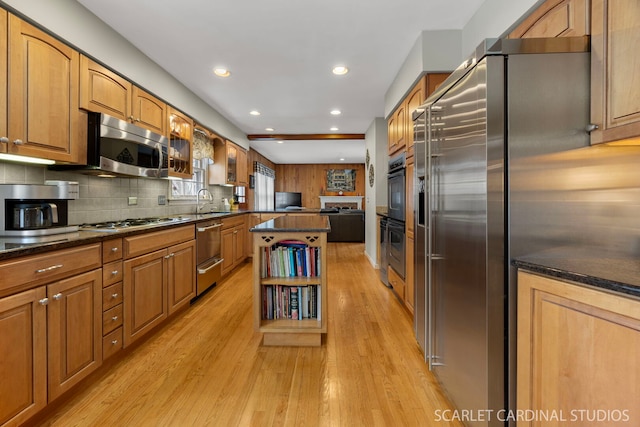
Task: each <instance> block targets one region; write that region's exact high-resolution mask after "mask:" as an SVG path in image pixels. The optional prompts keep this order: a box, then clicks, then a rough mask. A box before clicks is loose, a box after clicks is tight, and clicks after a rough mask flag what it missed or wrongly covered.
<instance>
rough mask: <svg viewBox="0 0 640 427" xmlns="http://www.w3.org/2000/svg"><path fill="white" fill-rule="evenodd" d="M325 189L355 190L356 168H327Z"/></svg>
mask: <svg viewBox="0 0 640 427" xmlns="http://www.w3.org/2000/svg"><path fill="white" fill-rule="evenodd" d="M327 191H356V170H355V169H327Z"/></svg>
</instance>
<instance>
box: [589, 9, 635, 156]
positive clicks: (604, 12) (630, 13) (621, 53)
mask: <svg viewBox="0 0 640 427" xmlns="http://www.w3.org/2000/svg"><path fill="white" fill-rule="evenodd" d="M638 45H640V2H638V1H637V0H592V19H591V123H592V124H595V125H597V126H598V129H597V130H596V131H594V132H591V143H592V144H598V143H603V142H611V141H616V140H622V139H629V138H637V137H638V136H640V79H638V70H640V51H638Z"/></svg>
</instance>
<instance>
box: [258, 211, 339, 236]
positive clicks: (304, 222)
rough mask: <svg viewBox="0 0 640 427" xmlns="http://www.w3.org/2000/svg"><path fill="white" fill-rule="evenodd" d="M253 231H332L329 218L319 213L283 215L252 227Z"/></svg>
mask: <svg viewBox="0 0 640 427" xmlns="http://www.w3.org/2000/svg"><path fill="white" fill-rule="evenodd" d="M249 231H252V232H264V231H268V232H272V233H278V232H322V233H328V232H330V231H331V225H330V223H329V218H327V217H326V216H319V215H302V216H282V217H278V218H275V219H271V220H269V221H265V222H263V223H261V224H258V225H256V226H255V227H252V228H251V229H250V230H249Z"/></svg>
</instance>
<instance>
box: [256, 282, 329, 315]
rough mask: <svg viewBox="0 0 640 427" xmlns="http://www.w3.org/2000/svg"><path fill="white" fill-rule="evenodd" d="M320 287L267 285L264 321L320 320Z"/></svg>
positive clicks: (263, 289) (263, 297) (263, 294)
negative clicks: (318, 309) (318, 308)
mask: <svg viewBox="0 0 640 427" xmlns="http://www.w3.org/2000/svg"><path fill="white" fill-rule="evenodd" d="M318 286H320V285H306V286H287V285H265V286H263V287H262V319H263V320H276V319H292V320H304V319H313V320H320V316H319V312H318V311H317V310H316V309H315V308H316V307H319V306H320V301H319V300H320V297H319V294H318Z"/></svg>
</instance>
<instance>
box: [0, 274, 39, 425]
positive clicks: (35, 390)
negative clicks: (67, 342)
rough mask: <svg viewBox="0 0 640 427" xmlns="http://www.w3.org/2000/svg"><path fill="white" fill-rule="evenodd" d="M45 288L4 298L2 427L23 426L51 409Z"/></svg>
mask: <svg viewBox="0 0 640 427" xmlns="http://www.w3.org/2000/svg"><path fill="white" fill-rule="evenodd" d="M45 297H46V288H45V287H44V286H41V287H38V288H35V289H31V290H28V291H24V292H21V293H19V294H16V295H12V296H9V297H5V298H0V348H1V349H2V352H0V378H2V380H1V381H0V402H1V403H0V425H4V424H10V425H19V424H21V423H22V422H24V421H25V420H27V419H29V418H30V417H32V416H33V415H35V414H36V413H37V412H38V411H40V410H41V409H42V408H44V407H45V406H46V405H47V309H46V307H45V306H44V305H42V304H40V303H39V301H40V300H43V299H44V298H45Z"/></svg>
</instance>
